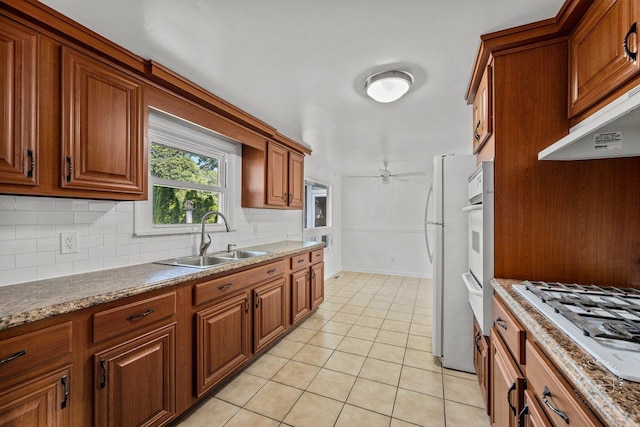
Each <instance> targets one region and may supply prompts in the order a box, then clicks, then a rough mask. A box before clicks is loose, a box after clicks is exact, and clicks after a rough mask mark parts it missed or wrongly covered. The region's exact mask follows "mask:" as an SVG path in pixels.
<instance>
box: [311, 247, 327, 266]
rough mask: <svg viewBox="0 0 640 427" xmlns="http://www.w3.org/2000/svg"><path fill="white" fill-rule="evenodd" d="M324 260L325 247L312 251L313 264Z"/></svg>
mask: <svg viewBox="0 0 640 427" xmlns="http://www.w3.org/2000/svg"><path fill="white" fill-rule="evenodd" d="M320 261H324V249H318V250H315V251H312V252H311V264H315V263H316V262H320Z"/></svg>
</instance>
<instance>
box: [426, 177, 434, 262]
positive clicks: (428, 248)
mask: <svg viewBox="0 0 640 427" xmlns="http://www.w3.org/2000/svg"><path fill="white" fill-rule="evenodd" d="M432 194H433V182H432V183H431V185H430V186H429V193H428V194H427V206H426V207H425V209H424V241H425V242H427V255H428V256H429V262H430V263H431V264H433V252H431V246H429V235H428V233H427V224H432V223H431V222H430V221H428V218H429V205H430V204H431V195H432Z"/></svg>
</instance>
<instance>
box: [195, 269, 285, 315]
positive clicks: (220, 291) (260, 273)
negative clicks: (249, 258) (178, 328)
mask: <svg viewBox="0 0 640 427" xmlns="http://www.w3.org/2000/svg"><path fill="white" fill-rule="evenodd" d="M285 270H286V261H285V260H282V261H277V262H272V263H270V264H267V265H263V266H261V267H256V268H252V269H251V270H246V271H242V272H240V273H234V274H229V275H227V276H223V277H219V278H217V279H213V280H210V281H208V282H204V283H200V284H198V285H195V286H194V288H193V303H194V305H200V304H203V303H205V302H209V301H213V300H215V299H216V298H219V297H222V296H225V295H228V294H231V293H233V292H236V291H238V290H240V289H243V288H244V287H246V286H249V285H253V284H256V283H260V282H263V281H265V280H269V279H271V278H273V277H278V276H281V275H283V274H284V271H285Z"/></svg>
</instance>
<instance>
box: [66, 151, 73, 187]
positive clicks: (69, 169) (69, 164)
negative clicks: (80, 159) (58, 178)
mask: <svg viewBox="0 0 640 427" xmlns="http://www.w3.org/2000/svg"><path fill="white" fill-rule="evenodd" d="M71 175H73V161H72V160H71V156H67V182H71Z"/></svg>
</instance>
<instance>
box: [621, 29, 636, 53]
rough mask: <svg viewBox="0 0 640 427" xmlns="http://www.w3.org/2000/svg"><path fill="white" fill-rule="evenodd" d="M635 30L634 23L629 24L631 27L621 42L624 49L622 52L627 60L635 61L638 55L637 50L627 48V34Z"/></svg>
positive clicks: (629, 34)
mask: <svg viewBox="0 0 640 427" xmlns="http://www.w3.org/2000/svg"><path fill="white" fill-rule="evenodd" d="M635 32H636V23H635V22H634V23H633V24H631V28H629V31H627V34H625V36H624V41H623V42H622V48H623V49H624V53H625V55H626V56H627V58H629V62H636V58H637V57H638V52H631V51H630V50H629V36H631V34H633V33H635Z"/></svg>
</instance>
